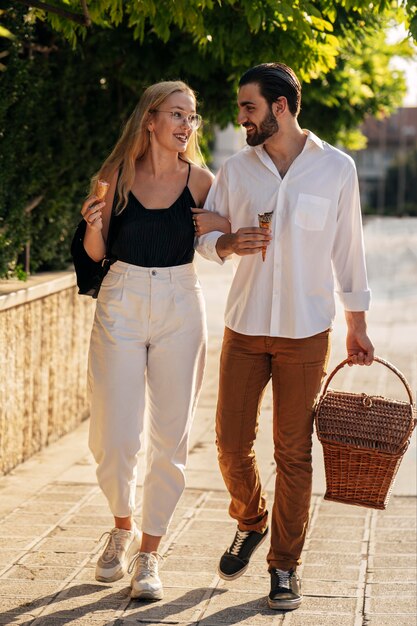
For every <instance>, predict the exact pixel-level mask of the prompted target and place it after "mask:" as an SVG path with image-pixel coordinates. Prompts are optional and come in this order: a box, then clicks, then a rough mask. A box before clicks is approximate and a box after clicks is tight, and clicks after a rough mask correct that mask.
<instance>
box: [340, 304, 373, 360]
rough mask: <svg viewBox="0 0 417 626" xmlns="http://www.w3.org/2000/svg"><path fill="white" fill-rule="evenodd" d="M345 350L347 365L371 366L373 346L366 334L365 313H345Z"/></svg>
mask: <svg viewBox="0 0 417 626" xmlns="http://www.w3.org/2000/svg"><path fill="white" fill-rule="evenodd" d="M345 318H346V324H347V335H346V349H347V357H348V359H350V361H349V365H371V363H372V361H373V359H374V346H373V345H372V342H371V340H370V339H369V337H368V334H367V332H366V319H365V311H345Z"/></svg>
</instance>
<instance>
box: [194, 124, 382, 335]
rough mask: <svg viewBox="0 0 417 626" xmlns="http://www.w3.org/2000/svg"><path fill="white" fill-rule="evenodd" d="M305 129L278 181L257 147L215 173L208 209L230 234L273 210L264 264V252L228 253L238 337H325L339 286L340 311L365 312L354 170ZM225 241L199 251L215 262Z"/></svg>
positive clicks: (207, 239) (212, 237) (212, 241)
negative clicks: (322, 334) (224, 221)
mask: <svg viewBox="0 0 417 626" xmlns="http://www.w3.org/2000/svg"><path fill="white" fill-rule="evenodd" d="M304 132H306V134H307V140H306V143H305V146H304V148H303V150H302V152H301V153H300V154H299V155H298V156H297V158H296V159H295V160H294V161H293V163H292V164H291V166H290V168H289V169H288V171H287V173H286V174H285V176H284V178H281V176H280V174H279V172H278V170H277V168H276V167H275V165H274V163H273V161H272V160H271V158H270V157H269V155H268V153H267V152H266V150H265V149H264V147H263V146H256V147H250V146H246V147H245V148H243V150H241V151H240V152H238V153H237V154H235V155H233V156H232V157H231V158H229V159H228V160H227V161H226V162H225V164H224V165H223V166H222V168H221V169H220V170H219V172H218V174H217V176H216V178H215V180H214V182H213V185H212V187H211V189H210V191H209V194H208V196H207V200H206V203H205V205H204V208H206V209H210V210H211V211H217V212H218V213H220V215H224V216H225V217H227V218H228V219H229V220H230V222H231V228H232V232H236V231H237V230H238V229H239V228H241V227H245V226H258V213H265V212H268V211H273V212H274V215H273V218H272V223H271V233H272V235H273V239H272V241H271V243H270V244H269V246H268V248H267V251H266V259H265V262H263V261H262V255H261V253H259V254H254V255H246V256H238V255H235V254H234V255H232V258H233V262H234V265H235V274H234V278H233V282H232V285H231V288H230V292H229V296H228V300H227V304H226V311H225V323H226V326H228V327H229V328H231V329H232V330H234V331H236V332H238V333H242V334H245V335H266V336H270V337H290V338H295V339H296V338H302V337H310V336H312V335H315V334H317V333H320V332H322V331H323V330H326V329H327V328H329V327H331V324H332V321H333V319H334V316H335V302H334V291H335V284H334V283H335V280H336V291H337V292H338V294H339V296H340V298H341V300H342V303H343V305H344V307H345V309H346V310H348V311H365V310H367V309H368V308H369V302H370V291H369V288H368V281H367V276H366V266H365V255H364V245H363V233H362V219H361V210H360V200H359V188H358V180H357V175H356V168H355V164H354V162H353V160H352V159H351V158H350V157H349V156H348V155H347V154H344V153H343V152H341V151H340V150H337V149H336V148H334V147H333V146H330V145H329V144H327V143H326V142H324V141H321V140H320V139H319V138H318V137H317V136H316V135H314V133H312V132H310V131H304ZM221 234H222V233H219V232H211V233H208V234H207V235H204V236H202V237H200V238H199V240H198V244H197V250H198V251H199V252H200V253H201V254H202V255H203V256H204V257H206V258H208V259H211V260H215V261H217V262H219V263H223V260H222V259H221V258H220V257H219V256H218V254H217V252H216V242H217V239H218V238H219V237H220V235H221Z"/></svg>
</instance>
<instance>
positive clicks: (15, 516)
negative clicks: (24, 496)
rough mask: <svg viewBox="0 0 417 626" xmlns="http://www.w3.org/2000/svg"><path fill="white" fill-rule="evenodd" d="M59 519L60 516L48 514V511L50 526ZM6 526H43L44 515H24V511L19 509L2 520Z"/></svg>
mask: <svg viewBox="0 0 417 626" xmlns="http://www.w3.org/2000/svg"><path fill="white" fill-rule="evenodd" d="M59 519H60V515H58V514H57V513H51V514H49V511H48V524H49V525H50V526H52V525H53V524H55V523H56V522H57V521H58V520H59ZM4 521H5V523H7V524H22V525H24V526H28V525H31V524H37V525H41V526H42V525H45V513H42V514H41V513H24V509H19V510H18V511H16V512H15V513H12V514H11V515H8V516H7V518H6V519H5V520H4Z"/></svg>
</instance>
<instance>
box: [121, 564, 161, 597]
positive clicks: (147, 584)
mask: <svg viewBox="0 0 417 626" xmlns="http://www.w3.org/2000/svg"><path fill="white" fill-rule="evenodd" d="M161 558H162V557H161V555H160V554H158V553H157V552H139V554H137V555H136V556H135V557H134V559H133V561H132V562H131V563H130V565H129V572H131V571H132V570H133V568H135V571H134V574H133V576H132V592H131V594H130V596H131V597H132V598H136V599H139V600H162V598H163V596H164V592H163V589H162V583H161V579H160V578H159V573H158V560H159V559H161Z"/></svg>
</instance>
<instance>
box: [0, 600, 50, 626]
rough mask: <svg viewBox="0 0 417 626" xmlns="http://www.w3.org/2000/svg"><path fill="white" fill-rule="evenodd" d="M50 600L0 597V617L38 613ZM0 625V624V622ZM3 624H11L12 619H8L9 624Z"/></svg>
mask: <svg viewBox="0 0 417 626" xmlns="http://www.w3.org/2000/svg"><path fill="white" fill-rule="evenodd" d="M49 600H50V598H49V597H46V598H42V597H41V598H35V599H33V598H25V597H24V596H22V595H19V596H16V595H13V596H3V595H2V596H1V597H0V606H1V613H0V616H3V617H5V616H8V615H13V616H14V615H19V614H26V613H28V614H29V613H30V614H34V613H39V611H40V610H41V609H42V608H43V607H44V606H45V605H46V604H47V603H48V602H49ZM0 623H1V622H0ZM3 623H6V624H7V623H12V619H11V617H10V622H3Z"/></svg>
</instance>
